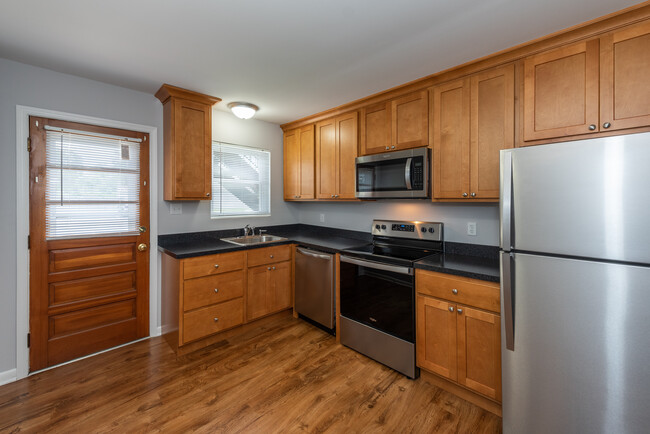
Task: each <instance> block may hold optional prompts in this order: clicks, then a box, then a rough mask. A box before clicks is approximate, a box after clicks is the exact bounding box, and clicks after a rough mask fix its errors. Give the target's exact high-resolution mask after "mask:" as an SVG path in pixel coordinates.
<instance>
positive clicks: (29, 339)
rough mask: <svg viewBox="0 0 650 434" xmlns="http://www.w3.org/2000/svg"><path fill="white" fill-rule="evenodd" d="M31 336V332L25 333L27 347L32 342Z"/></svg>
mask: <svg viewBox="0 0 650 434" xmlns="http://www.w3.org/2000/svg"><path fill="white" fill-rule="evenodd" d="M31 336H32V334H31V333H27V348H29V347H30V345H31V344H32V339H31Z"/></svg>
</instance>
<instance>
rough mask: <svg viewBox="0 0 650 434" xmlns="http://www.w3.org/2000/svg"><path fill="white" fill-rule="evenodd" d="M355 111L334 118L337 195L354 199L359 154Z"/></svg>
mask: <svg viewBox="0 0 650 434" xmlns="http://www.w3.org/2000/svg"><path fill="white" fill-rule="evenodd" d="M357 119H358V115H357V112H354V113H350V114H347V115H342V116H338V117H337V118H336V138H337V140H338V156H337V158H338V165H337V170H338V172H337V173H338V177H337V178H338V179H337V181H338V189H337V190H338V195H339V199H354V198H355V195H354V194H355V192H356V182H357V179H356V165H355V159H356V158H357V156H358V155H359V151H358V149H359V147H358V144H359V134H358V131H357V124H358V121H357Z"/></svg>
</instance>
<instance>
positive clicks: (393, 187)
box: [356, 148, 429, 199]
mask: <svg viewBox="0 0 650 434" xmlns="http://www.w3.org/2000/svg"><path fill="white" fill-rule="evenodd" d="M356 172H357V173H356V175H357V179H356V184H357V185H356V197H358V198H361V199H364V198H426V197H429V150H428V149H427V148H419V149H409V150H406V151H398V152H390V153H386V154H378V155H368V156H364V157H358V158H357V159H356Z"/></svg>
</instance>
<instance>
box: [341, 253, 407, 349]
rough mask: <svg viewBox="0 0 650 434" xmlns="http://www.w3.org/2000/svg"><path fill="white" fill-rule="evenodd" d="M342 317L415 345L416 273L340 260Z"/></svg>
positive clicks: (385, 266) (380, 265) (388, 265)
mask: <svg viewBox="0 0 650 434" xmlns="http://www.w3.org/2000/svg"><path fill="white" fill-rule="evenodd" d="M340 278H341V283H340V285H341V289H340V297H341V315H342V316H344V317H346V318H349V319H351V320H354V321H357V322H359V323H362V324H365V325H367V326H369V327H372V328H374V329H377V330H380V331H382V332H384V333H387V334H389V335H392V336H396V337H398V338H400V339H402V340H405V341H407V342H411V343H415V277H414V275H413V269H412V268H410V267H401V266H396V265H390V264H383V263H378V262H371V261H366V260H363V259H357V258H353V257H349V256H341V275H340Z"/></svg>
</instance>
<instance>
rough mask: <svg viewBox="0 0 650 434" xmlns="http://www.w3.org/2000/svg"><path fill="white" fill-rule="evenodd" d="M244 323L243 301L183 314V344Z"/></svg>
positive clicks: (237, 300) (227, 302)
mask: <svg viewBox="0 0 650 434" xmlns="http://www.w3.org/2000/svg"><path fill="white" fill-rule="evenodd" d="M243 322H244V303H243V299H242V298H241V297H240V298H235V299H234V300H230V301H226V302H223V303H219V304H215V305H214V306H208V307H204V308H202V309H198V310H195V311H193V312H189V313H185V314H183V343H184V344H186V343H188V342H190V341H193V340H196V339H200V338H203V337H205V336H208V335H211V334H213V333H217V332H220V331H221V330H226V329H229V328H232V327H235V326H238V325H240V324H241V323H243Z"/></svg>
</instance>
